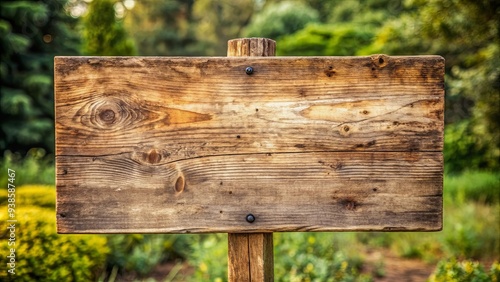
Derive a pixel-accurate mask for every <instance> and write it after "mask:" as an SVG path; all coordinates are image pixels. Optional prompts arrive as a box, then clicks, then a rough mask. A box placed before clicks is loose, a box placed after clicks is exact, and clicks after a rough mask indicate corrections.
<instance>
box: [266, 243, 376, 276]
mask: <svg viewBox="0 0 500 282" xmlns="http://www.w3.org/2000/svg"><path fill="white" fill-rule="evenodd" d="M347 235H348V234H347ZM341 237H343V238H340V240H349V239H351V238H348V236H341ZM353 238H354V237H353ZM338 240H339V239H337V236H336V235H334V234H332V233H276V234H275V235H274V241H275V248H274V249H275V270H274V273H275V279H276V281H371V280H372V279H371V277H370V276H368V275H366V274H360V271H361V268H362V266H363V260H362V258H361V257H360V256H357V255H355V253H359V252H352V253H351V254H350V255H349V256H348V255H346V254H345V253H343V252H342V251H339V249H338V245H343V243H344V242H339V241H338ZM350 246H351V247H353V245H352V244H351V245H350Z"/></svg>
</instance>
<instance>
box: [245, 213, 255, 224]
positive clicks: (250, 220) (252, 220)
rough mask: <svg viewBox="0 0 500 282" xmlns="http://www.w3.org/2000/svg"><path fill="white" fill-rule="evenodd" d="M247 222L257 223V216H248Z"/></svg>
mask: <svg viewBox="0 0 500 282" xmlns="http://www.w3.org/2000/svg"><path fill="white" fill-rule="evenodd" d="M247 221H248V222H249V223H252V222H254V221H255V216H253V214H248V215H247Z"/></svg>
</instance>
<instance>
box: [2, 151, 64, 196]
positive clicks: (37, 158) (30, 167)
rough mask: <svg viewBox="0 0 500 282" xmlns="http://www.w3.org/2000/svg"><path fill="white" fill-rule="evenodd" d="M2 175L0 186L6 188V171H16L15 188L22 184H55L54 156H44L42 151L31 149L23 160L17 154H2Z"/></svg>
mask: <svg viewBox="0 0 500 282" xmlns="http://www.w3.org/2000/svg"><path fill="white" fill-rule="evenodd" d="M0 168H1V171H2V174H1V175H0V186H1V187H6V186H7V180H8V179H7V170H8V169H9V168H10V169H13V170H15V171H16V186H21V185H24V184H48V185H54V183H55V167H54V156H52V155H46V154H45V150H43V149H31V150H29V151H28V153H27V154H26V156H25V157H24V158H23V157H22V156H21V154H19V153H12V152H10V151H5V152H4V158H3V160H2V161H1V162H0Z"/></svg>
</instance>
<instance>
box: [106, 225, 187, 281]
mask: <svg viewBox="0 0 500 282" xmlns="http://www.w3.org/2000/svg"><path fill="white" fill-rule="evenodd" d="M192 240H193V236H189V235H163V234H148V235H144V234H129V235H110V236H108V246H109V248H110V250H111V252H110V254H109V256H108V259H107V265H108V269H112V268H114V267H117V269H118V270H119V271H120V272H127V273H129V274H130V273H133V274H137V276H139V277H145V276H146V275H147V274H149V273H150V272H151V270H152V269H153V268H154V267H155V266H156V265H158V264H159V263H161V262H163V261H167V260H169V261H175V260H178V259H184V258H185V257H186V256H187V254H188V253H189V251H190V244H191V242H192Z"/></svg>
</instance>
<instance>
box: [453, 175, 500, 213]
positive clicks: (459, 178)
mask: <svg viewBox="0 0 500 282" xmlns="http://www.w3.org/2000/svg"><path fill="white" fill-rule="evenodd" d="M444 190H445V201H448V202H451V203H453V204H454V205H456V206H460V205H462V204H465V203H467V202H473V201H474V202H478V203H481V204H490V205H491V204H498V203H500V193H499V191H500V173H498V172H497V173H491V172H481V171H469V172H465V173H463V174H461V175H445V177H444Z"/></svg>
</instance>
